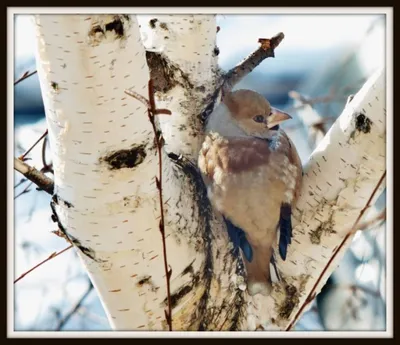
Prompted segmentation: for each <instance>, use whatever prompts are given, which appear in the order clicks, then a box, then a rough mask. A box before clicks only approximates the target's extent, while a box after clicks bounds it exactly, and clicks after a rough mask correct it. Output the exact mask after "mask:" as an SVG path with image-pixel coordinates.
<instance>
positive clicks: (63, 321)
mask: <svg viewBox="0 0 400 345" xmlns="http://www.w3.org/2000/svg"><path fill="white" fill-rule="evenodd" d="M93 288H94V287H93V284H92V282H91V281H90V280H89V286H88V288H87V289H86V291H85V293H84V294H83V295H82V297H81V298H80V299H79V301H78V302H77V303H76V304H75V305H74V306H73V308H72V309H71V310H70V311H69V312H68V313H67V314H66V315H65V316H64V317H63V318H62V319H61V320H60V321H59V322H58V325H57V327H56V331H61V330H62V328H63V327H64V326H65V325H66V323H67V322H68V321H69V320H70V319H71V317H72V316H73V315H74V314H75V313H76V312H77V311H78V310H79V309H80V307H81V306H82V303H83V302H84V301H85V299H86V298H87V297H88V296H89V295H90V293H91V292H92V290H93Z"/></svg>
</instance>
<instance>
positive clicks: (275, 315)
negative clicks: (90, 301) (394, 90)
mask: <svg viewBox="0 0 400 345" xmlns="http://www.w3.org/2000/svg"><path fill="white" fill-rule="evenodd" d="M155 19H157V20H156V21H153V22H151V23H149V25H150V29H151V30H150V34H151V35H153V37H152V44H153V50H154V51H153V52H152V53H147V61H149V66H150V69H151V75H152V78H154V80H155V86H156V89H157V90H158V92H157V98H156V99H157V106H158V107H159V108H168V109H169V110H171V111H172V115H171V116H166V115H160V116H159V117H158V119H159V127H160V129H161V131H162V134H163V137H164V140H165V146H164V151H165V154H164V156H163V175H164V184H163V196H164V201H165V208H166V210H165V213H166V235H167V241H166V245H167V252H168V264H169V265H170V266H171V268H172V276H171V294H172V296H171V297H172V301H173V303H172V307H173V308H172V319H173V324H172V325H173V329H174V330H188V329H190V330H229V329H234V330H252V329H256V328H260V327H261V326H262V327H264V328H265V329H276V328H280V329H284V328H285V327H286V326H287V325H288V324H289V323H290V321H291V320H292V319H293V317H294V315H295V314H296V310H297V309H296V308H298V307H299V305H300V303H301V302H302V300H304V298H305V297H306V295H307V291H308V290H309V289H310V288H311V287H312V285H313V282H315V281H316V279H317V278H318V276H319V274H320V273H321V271H322V269H323V267H324V265H325V263H326V262H327V260H328V259H329V257H330V256H331V253H332V250H333V249H334V248H335V247H336V246H337V245H338V244H339V243H340V241H341V239H342V238H343V236H344V233H343V232H344V231H345V230H346V229H348V226H349V225H351V224H352V222H353V221H354V219H355V218H356V217H357V215H358V213H359V211H360V210H361V208H362V207H363V206H364V203H365V202H366V200H367V199H368V196H369V195H370V193H371V192H372V190H373V188H374V187H375V185H376V183H377V181H378V180H379V178H380V176H381V174H382V172H383V171H384V169H385V112H384V110H383V109H384V106H385V103H384V92H385V90H384V74H383V72H381V74H378V75H376V76H375V77H374V78H375V79H372V80H371V81H370V84H367V85H366V86H365V87H364V88H363V90H362V91H360V93H359V94H357V95H356V97H355V98H354V99H353V100H352V102H351V103H350V104H349V105H348V106H347V107H346V109H345V111H344V112H343V114H342V115H341V117H340V118H339V120H338V121H337V122H336V123H335V125H334V126H333V128H332V129H331V130H330V132H329V133H328V135H327V136H326V138H325V139H324V140H323V141H322V142H321V144H320V145H319V146H318V148H317V150H316V151H315V152H314V154H313V155H312V158H311V160H310V162H309V164H308V165H307V167H306V170H305V171H306V175H305V178H304V187H303V191H302V197H301V199H300V200H299V204H298V206H297V209H298V211H297V212H295V214H294V218H295V219H294V222H295V225H296V227H295V229H294V239H293V243H292V245H291V246H290V248H289V255H288V258H287V260H286V262H284V263H281V262H279V268H280V270H281V271H282V276H283V278H284V280H285V281H286V282H287V283H288V284H289V286H290V287H289V288H287V289H286V290H285V289H284V288H283V287H282V284H281V285H280V284H275V285H274V286H275V289H274V292H273V294H272V295H271V296H270V297H268V298H265V297H261V296H255V297H254V298H251V297H249V296H248V295H247V293H246V292H245V291H243V290H244V286H245V284H243V281H244V278H243V270H242V265H241V262H240V260H236V259H235V258H234V257H233V256H232V255H231V245H230V244H229V241H228V238H227V235H226V233H225V230H224V229H223V227H222V226H221V224H220V222H219V221H218V220H217V219H216V218H215V216H214V214H213V213H212V210H211V209H210V205H209V203H208V201H207V198H206V193H205V190H204V187H203V185H202V182H201V178H200V176H199V175H198V173H197V171H196V168H195V166H194V163H195V161H196V159H197V152H198V150H199V147H200V144H201V141H202V137H203V133H202V121H201V116H202V114H203V113H204V110H205V108H206V107H207V106H208V105H209V103H210V102H213V101H215V99H213V97H212V94H213V92H214V91H215V88H216V86H217V85H216V84H217V77H218V71H217V60H216V55H217V54H215V51H214V47H215V35H216V26H215V18H214V16H210V15H201V16H200V15H194V16H190V15H184V16H183V15H176V16H175V15H173V16H172V15H168V16H155ZM36 27H37V37H38V54H37V61H38V73H39V79H40V83H41V89H42V93H43V97H44V103H45V109H46V117H47V122H48V130H49V139H50V144H51V149H52V155H53V165H54V172H55V197H54V198H53V199H54V204H53V205H54V210H55V213H56V215H57V217H58V224H59V226H60V227H61V228H62V230H64V231H65V232H66V233H67V235H68V236H69V237H70V239H72V240H73V243H74V244H75V245H76V247H77V248H78V250H77V252H78V253H79V255H80V257H81V258H82V263H83V264H84V265H85V267H86V269H87V271H88V274H89V275H90V278H91V279H92V281H93V284H94V286H95V288H96V290H97V292H98V294H99V296H100V298H101V300H102V303H103V306H104V308H105V310H106V313H107V316H108V318H109V321H110V323H111V325H112V327H113V328H114V329H116V330H166V329H167V328H168V327H167V323H166V320H165V316H164V309H166V283H165V271H164V265H163V252H162V242H161V235H160V232H159V230H158V222H159V216H160V212H159V199H158V193H157V189H156V186H155V180H154V176H156V175H157V166H158V160H157V152H156V148H155V146H154V141H153V138H154V133H153V132H152V129H151V125H150V122H149V121H148V118H147V110H146V109H145V107H144V106H143V105H142V104H141V103H140V102H138V101H137V100H135V99H133V98H130V97H129V96H127V95H126V94H124V90H125V89H131V90H134V91H135V92H137V93H139V94H141V95H143V96H145V97H146V98H147V94H148V88H147V82H148V80H149V68H148V65H147V63H146V52H145V49H144V47H143V45H142V42H141V39H140V34H139V28H138V25H137V21H136V17H135V16H125V15H57V16H56V15H39V16H37V17H36ZM152 54H153V55H152ZM155 54H156V55H155ZM206 72H207V73H206ZM360 113H363V114H364V116H365V121H361V119H364V118H360ZM367 119H369V120H367ZM334 232H336V233H334ZM337 262H338V258H337V259H336V260H335V263H334V264H335V265H336V264H337ZM333 269H334V265H332V266H331V267H330V268H329V269H328V271H327V272H326V274H325V275H324V278H323V281H325V280H326V279H327V278H328V274H329V273H331V272H332V271H333ZM319 288H320V287H319Z"/></svg>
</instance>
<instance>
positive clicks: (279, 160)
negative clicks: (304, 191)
mask: <svg viewBox="0 0 400 345" xmlns="http://www.w3.org/2000/svg"><path fill="white" fill-rule="evenodd" d="M278 146H279V145H278ZM199 168H200V170H201V172H202V174H203V176H204V180H205V182H206V184H207V188H208V196H209V199H210V200H211V202H212V204H213V206H214V207H215V208H216V209H217V210H218V211H219V212H221V213H222V214H223V215H224V216H225V217H228V218H229V219H230V220H231V221H232V222H234V223H235V225H237V226H239V227H241V228H242V229H249V228H252V229H254V232H258V231H260V235H263V234H265V229H276V225H277V221H278V219H279V212H280V207H281V204H282V203H283V202H287V203H291V202H292V200H293V196H294V191H295V187H296V186H295V184H296V177H297V174H298V168H297V167H296V166H295V165H293V164H291V162H290V161H289V158H288V155H287V152H285V147H284V145H283V146H280V148H279V149H278V150H273V149H271V148H270V146H269V145H268V143H267V142H266V141H265V140H261V139H257V138H251V137H249V138H224V137H221V136H219V135H218V134H215V133H211V134H209V135H208V136H207V137H206V139H205V141H204V144H203V147H202V149H201V152H200V155H199Z"/></svg>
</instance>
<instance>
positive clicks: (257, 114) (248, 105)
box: [223, 90, 292, 138]
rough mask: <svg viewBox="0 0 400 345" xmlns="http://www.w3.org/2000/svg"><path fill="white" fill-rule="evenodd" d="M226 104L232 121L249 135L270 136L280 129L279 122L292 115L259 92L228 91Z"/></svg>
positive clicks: (225, 99)
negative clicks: (275, 105) (271, 102)
mask: <svg viewBox="0 0 400 345" xmlns="http://www.w3.org/2000/svg"><path fill="white" fill-rule="evenodd" d="M223 102H224V104H225V105H226V106H227V108H228V109H229V113H230V116H231V118H232V121H233V122H235V123H236V125H237V126H238V127H240V128H241V129H242V130H243V131H244V132H245V133H246V134H247V135H249V136H254V137H259V138H270V137H271V136H273V135H274V134H275V133H276V132H277V131H278V130H279V124H280V123H281V122H283V121H285V120H288V119H291V118H292V117H291V116H290V115H289V114H287V113H285V112H283V111H281V110H278V109H276V108H273V107H271V105H270V104H269V102H268V101H267V100H266V99H265V98H264V97H263V96H261V95H260V94H259V93H257V92H255V91H251V90H237V91H234V92H230V93H228V94H227V95H226V96H225V98H224V100H223Z"/></svg>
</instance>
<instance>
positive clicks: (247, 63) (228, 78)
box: [222, 32, 285, 94]
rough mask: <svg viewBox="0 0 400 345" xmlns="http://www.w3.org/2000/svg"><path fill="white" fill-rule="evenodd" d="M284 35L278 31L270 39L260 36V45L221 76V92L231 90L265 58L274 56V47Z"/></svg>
mask: <svg viewBox="0 0 400 345" xmlns="http://www.w3.org/2000/svg"><path fill="white" fill-rule="evenodd" d="M284 37H285V35H284V34H283V33H282V32H280V33H279V34H277V35H275V36H274V37H272V38H271V39H267V38H260V39H259V40H258V43H260V47H259V48H258V49H257V50H256V51H255V52H253V53H252V54H251V55H249V56H248V57H247V58H246V59H244V60H243V61H242V62H241V63H240V64H238V65H237V66H235V67H234V68H232V69H231V70H230V71H229V72H228V73H226V74H225V76H224V77H223V78H224V82H223V90H222V91H223V93H224V94H225V93H227V92H229V91H230V90H232V88H233V87H234V86H235V85H236V84H237V83H239V81H241V80H242V79H243V78H244V77H245V76H246V75H248V74H249V73H250V72H251V71H252V70H253V69H254V68H256V67H257V66H258V65H259V64H260V63H261V62H262V61H264V60H265V59H266V58H269V57H275V48H276V47H278V45H279V44H280V43H281V42H282V40H283V38H284Z"/></svg>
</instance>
